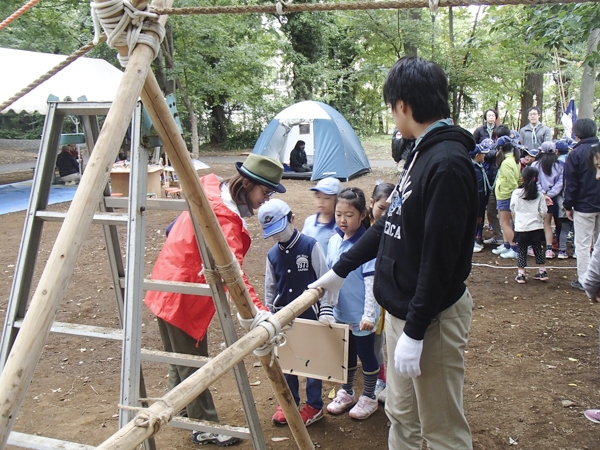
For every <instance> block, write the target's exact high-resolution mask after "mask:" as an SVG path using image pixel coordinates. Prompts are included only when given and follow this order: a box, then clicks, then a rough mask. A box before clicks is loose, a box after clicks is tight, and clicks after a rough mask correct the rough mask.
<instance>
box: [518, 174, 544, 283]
mask: <svg viewBox="0 0 600 450" xmlns="http://www.w3.org/2000/svg"><path fill="white" fill-rule="evenodd" d="M538 176H539V172H538V170H537V169H536V168H535V167H532V166H528V167H525V168H524V169H523V184H522V185H521V187H520V188H518V189H515V191H514V192H513V193H512V196H511V199H510V210H511V211H512V213H513V214H514V215H515V241H516V242H517V245H518V249H519V254H518V257H517V268H518V269H517V277H516V278H515V281H516V282H517V283H519V284H524V283H526V282H527V276H526V274H525V267H526V266H527V247H528V246H530V245H531V247H532V248H533V254H534V255H535V263H536V264H538V266H539V271H538V273H536V274H535V275H534V276H533V279H534V280H540V281H547V280H548V272H546V267H545V264H546V256H545V255H544V248H543V242H544V218H545V217H546V213H547V211H548V208H547V206H546V200H545V197H544V195H543V194H542V193H541V192H539V191H538V185H537V183H538Z"/></svg>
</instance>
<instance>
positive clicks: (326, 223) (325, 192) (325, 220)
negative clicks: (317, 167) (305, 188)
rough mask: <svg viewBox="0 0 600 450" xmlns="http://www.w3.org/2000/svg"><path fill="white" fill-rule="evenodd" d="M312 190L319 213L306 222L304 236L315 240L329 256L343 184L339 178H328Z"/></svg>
mask: <svg viewBox="0 0 600 450" xmlns="http://www.w3.org/2000/svg"><path fill="white" fill-rule="evenodd" d="M310 190H311V191H314V192H315V203H316V205H317V213H316V214H313V215H312V216H309V217H308V218H307V219H306V220H305V221H304V226H303V227H302V234H306V235H307V236H310V237H313V238H315V239H316V240H317V242H318V243H319V244H321V248H322V249H323V253H325V254H327V245H328V244H329V239H330V238H331V236H333V234H334V233H335V231H334V228H335V202H336V199H337V196H338V194H339V193H340V192H341V191H342V183H340V180H338V179H337V178H333V177H327V178H323V179H322V180H320V181H319V182H318V183H317V185H316V186H315V187H312V188H310Z"/></svg>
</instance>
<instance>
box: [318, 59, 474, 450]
mask: <svg viewBox="0 0 600 450" xmlns="http://www.w3.org/2000/svg"><path fill="white" fill-rule="evenodd" d="M383 93H384V99H385V101H386V103H388V104H389V105H390V106H391V109H392V116H393V117H394V120H395V122H396V125H397V126H398V129H399V130H400V132H401V133H402V136H404V137H407V138H413V137H414V138H416V139H417V141H416V145H415V148H414V150H413V152H412V153H411V155H409V157H408V160H407V161H406V165H405V169H404V171H403V173H402V175H401V176H400V182H399V184H398V186H396V189H395V191H394V194H393V199H392V202H391V205H390V208H389V210H388V213H387V215H386V216H384V217H382V218H381V219H380V220H379V221H378V222H376V223H375V224H374V225H373V226H372V227H371V228H369V230H368V231H367V232H366V233H365V234H364V235H363V236H362V237H361V239H360V240H359V241H358V242H357V243H356V244H355V245H354V247H353V248H352V249H351V250H349V251H348V252H346V253H344V254H343V255H342V257H341V258H340V260H339V262H338V263H336V264H335V265H334V266H333V268H332V270H331V271H329V272H328V273H327V274H326V275H324V276H323V277H322V278H321V279H319V280H317V282H315V283H314V284H311V285H310V286H309V287H316V286H323V287H324V288H326V289H328V290H330V291H335V290H336V289H338V288H339V286H341V284H342V283H343V278H344V277H345V276H346V275H347V274H348V273H349V272H350V271H352V270H353V268H356V267H358V266H359V265H360V264H362V263H363V262H366V261H369V260H370V259H372V258H377V259H376V268H375V281H374V293H375V297H376V299H377V301H378V302H379V304H380V305H381V306H383V307H384V308H385V309H386V310H387V311H388V314H386V319H385V330H386V339H387V346H388V367H393V368H395V370H389V371H388V374H387V389H388V394H387V398H386V405H385V410H386V414H387V415H388V418H389V419H390V421H391V427H390V432H389V442H388V445H389V448H391V449H394V450H398V449H417V448H421V441H422V439H425V440H427V443H428V444H429V446H430V447H431V448H435V449H448V450H450V449H452V450H459V449H460V450H464V449H472V441H471V432H470V429H469V425H468V423H467V420H466V418H465V415H464V409H463V396H462V389H463V381H464V356H463V351H464V349H465V345H466V343H467V338H468V334H469V329H470V326H471V317H472V308H473V299H472V298H471V296H470V294H469V292H468V290H467V288H466V286H465V280H466V279H467V277H468V276H469V273H470V270H471V257H472V254H473V241H474V236H475V228H476V223H477V202H478V199H477V180H476V177H475V171H474V170H473V165H472V164H471V159H470V157H469V151H471V150H473V148H474V147H475V141H474V140H473V136H472V135H471V134H470V133H469V132H468V131H465V130H464V129H462V128H460V127H457V126H454V125H452V124H451V120H450V119H448V117H449V116H450V110H449V108H448V103H447V98H448V81H447V78H446V74H445V73H444V71H443V70H442V68H441V67H440V66H438V65H437V64H435V63H432V62H428V61H424V60H422V59H420V58H416V57H404V58H402V59H400V60H399V61H398V62H397V63H396V64H395V65H394V67H392V69H391V71H390V73H389V74H388V77H387V79H386V82H385V85H384V88H383Z"/></svg>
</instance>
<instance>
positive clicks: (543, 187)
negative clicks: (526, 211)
mask: <svg viewBox="0 0 600 450" xmlns="http://www.w3.org/2000/svg"><path fill="white" fill-rule="evenodd" d="M532 167H535V168H536V169H537V170H538V172H539V175H538V177H537V187H538V191H539V192H540V193H541V194H542V195H543V196H544V198H545V199H546V205H547V206H548V214H546V216H545V218H544V233H545V235H546V259H552V258H554V256H555V255H554V252H553V251H552V240H553V239H554V233H553V232H552V219H553V218H554V225H555V226H556V234H557V235H560V223H559V221H558V208H557V205H558V196H559V195H560V194H561V193H562V190H563V166H562V165H561V164H560V163H559V162H558V155H557V154H556V145H555V144H554V142H552V141H548V142H544V143H543V144H542V145H541V146H540V154H539V155H538V159H537V161H536V162H534V163H533V164H532Z"/></svg>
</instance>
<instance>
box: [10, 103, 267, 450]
mask: <svg viewBox="0 0 600 450" xmlns="http://www.w3.org/2000/svg"><path fill="white" fill-rule="evenodd" d="M109 108H110V103H85V102H52V103H50V104H49V110H48V114H47V116H46V122H45V124H44V131H43V134H42V142H41V146H40V154H39V157H38V163H37V166H36V171H35V175H34V180H33V186H32V194H31V198H30V202H29V207H28V210H27V215H26V219H25V224H24V229H23V235H22V238H21V247H20V250H19V256H18V259H17V264H16V267H15V277H14V279H13V285H12V289H11V295H10V298H9V303H8V307H7V311H6V318H5V323H4V328H3V333H2V340H1V341H0V367H3V366H4V364H5V362H6V358H7V357H8V354H9V353H10V349H11V347H12V344H13V342H14V340H15V338H16V335H17V333H18V330H19V328H20V326H21V323H22V320H23V317H24V316H25V311H26V308H27V300H28V297H29V293H30V291H31V280H32V277H33V272H34V269H35V263H36V257H37V252H38V249H39V244H40V240H41V236H42V229H43V223H44V222H46V221H62V220H64V217H65V214H63V213H58V212H53V211H46V207H47V205H48V198H49V193H50V186H51V184H52V181H53V179H54V167H55V161H56V155H57V149H58V147H59V145H58V144H59V139H60V134H61V130H62V124H63V122H64V117H65V116H66V115H78V116H80V120H81V123H82V125H83V131H84V134H85V137H86V144H87V146H88V148H89V149H92V148H93V147H94V143H95V142H96V140H97V138H98V136H99V130H100V128H99V125H98V119H97V117H96V116H98V115H105V114H106V113H107V112H108V109H109ZM141 114H142V112H141V104H138V107H137V108H136V110H135V112H134V117H133V121H132V123H133V129H132V143H131V144H132V146H131V156H132V168H131V175H130V188H129V192H130V197H129V198H115V197H110V189H109V186H106V189H105V197H104V201H103V202H101V204H100V205H99V211H98V213H96V214H95V215H94V223H98V224H101V225H102V226H103V231H104V236H105V240H106V247H107V251H108V259H109V263H110V269H111V274H112V279H113V284H114V291H115V293H116V297H117V298H116V299H117V306H118V310H119V316H120V320H121V324H122V329H108V328H104V327H98V326H91V325H81V324H71V323H59V322H55V323H54V324H53V326H52V329H51V331H52V332H56V333H60V334H67V335H76V336H80V337H94V338H102V339H116V340H120V341H122V342H123V347H122V365H121V391H120V403H121V404H123V405H126V406H133V407H138V406H140V403H139V399H140V397H146V393H145V385H144V380H143V373H142V369H141V362H142V360H144V361H155V362H163V363H165V362H166V363H170V364H183V365H188V366H191V367H200V366H202V365H203V364H205V363H206V361H207V360H208V358H199V357H196V356H192V355H184V354H176V353H169V352H163V351H157V350H147V349H142V348H141V317H142V307H143V306H142V299H143V291H144V290H148V289H152V290H165V291H170V292H186V293H195V294H198V295H210V296H212V297H213V299H214V300H215V307H216V310H217V314H218V317H219V320H220V323H221V329H222V330H223V333H224V338H225V342H226V344H227V345H228V346H229V345H231V344H232V343H233V342H235V341H236V340H237V335H236V332H235V327H234V324H233V320H232V318H231V312H230V309H229V305H228V302H227V298H226V295H225V291H224V289H223V285H222V283H221V282H219V283H217V284H215V285H207V284H193V283H169V282H160V281H156V280H145V279H144V277H143V270H144V260H143V255H144V244H145V230H146V213H147V210H149V209H171V210H179V211H183V210H186V209H187V203H186V202H185V201H184V200H158V199H156V200H155V199H147V198H146V177H147V169H146V167H147V160H148V158H147V154H146V148H145V147H143V146H142V145H141V142H140V132H139V130H140V123H141ZM115 208H128V211H129V213H128V214H120V213H116V212H115V211H114V209H115ZM125 224H127V226H128V230H127V236H128V239H127V250H126V254H127V255H128V258H127V266H125V265H124V264H123V258H122V255H121V248H120V244H119V237H118V233H117V226H119V225H125ZM195 226H196V225H195ZM196 234H197V236H198V239H197V240H198V243H199V248H200V252H201V255H202V259H203V261H204V264H205V265H206V266H207V267H209V268H210V267H212V266H213V260H212V257H211V255H210V253H209V252H208V249H207V248H206V246H205V244H204V240H203V239H202V236H201V234H200V233H198V228H197V226H196ZM233 372H234V376H235V379H236V382H237V385H238V390H239V392H240V396H241V401H242V405H243V409H244V412H245V414H246V419H247V421H248V427H249V429H247V428H241V427H230V426H226V425H220V424H216V423H209V422H203V421H195V420H191V419H184V418H177V419H173V420H172V421H171V422H170V425H173V426H176V427H180V428H185V429H191V430H200V431H208V432H214V433H221V434H228V435H231V436H237V437H241V438H246V439H251V440H252V443H253V446H254V448H255V449H257V450H265V449H266V444H265V440H264V436H263V433H262V429H261V426H260V421H259V418H258V414H257V412H256V407H255V404H254V400H253V398H252V393H251V388H250V385H249V382H248V377H247V374H246V370H245V366H244V363H243V362H241V363H240V364H238V365H237V366H236V367H235V368H234V371H233ZM142 406H147V405H145V404H143V405H142ZM133 416H134V413H133V411H131V410H122V411H121V413H120V415H119V426H120V427H122V426H124V425H125V424H126V423H127V422H128V421H129V420H131V419H132V418H133ZM8 443H9V444H11V445H15V446H18V447H29V448H48V449H50V448H69V449H75V448H77V449H87V448H89V447H88V446H85V445H81V444H77V443H72V442H67V441H59V440H55V439H50V438H44V437H40V436H32V435H27V434H23V433H16V432H12V433H11V435H10V437H9V442H8ZM36 445H37V446H36ZM40 445H41V446H40ZM32 446H34V447H32ZM144 447H145V449H146V450H154V449H155V448H156V446H155V443H154V439H153V438H150V439H148V440H147V441H145V443H144Z"/></svg>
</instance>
